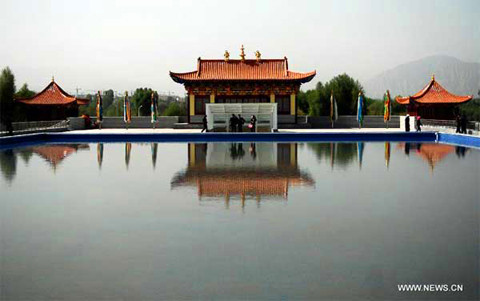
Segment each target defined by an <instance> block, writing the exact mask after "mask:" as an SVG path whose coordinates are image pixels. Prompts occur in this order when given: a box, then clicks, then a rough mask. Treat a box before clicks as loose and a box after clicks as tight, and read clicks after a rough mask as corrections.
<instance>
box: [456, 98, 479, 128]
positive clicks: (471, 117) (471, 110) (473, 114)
mask: <svg viewBox="0 0 480 301" xmlns="http://www.w3.org/2000/svg"><path fill="white" fill-rule="evenodd" d="M478 92H479V93H480V91H478ZM460 114H465V116H466V117H467V120H468V121H480V98H477V99H472V100H470V101H469V102H467V103H465V104H462V105H460Z"/></svg>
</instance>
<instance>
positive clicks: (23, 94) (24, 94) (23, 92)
mask: <svg viewBox="0 0 480 301" xmlns="http://www.w3.org/2000/svg"><path fill="white" fill-rule="evenodd" d="M35 94H36V93H35V91H32V90H30V89H28V85H27V83H24V84H23V86H22V87H21V88H20V90H18V91H17V93H15V98H30V97H33V96H35Z"/></svg>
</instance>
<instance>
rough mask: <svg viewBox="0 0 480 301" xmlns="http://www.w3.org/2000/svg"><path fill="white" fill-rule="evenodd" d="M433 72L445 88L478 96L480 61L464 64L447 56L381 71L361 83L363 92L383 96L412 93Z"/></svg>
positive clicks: (424, 59)
mask: <svg viewBox="0 0 480 301" xmlns="http://www.w3.org/2000/svg"><path fill="white" fill-rule="evenodd" d="M432 74H435V79H436V80H437V81H438V82H439V83H440V84H441V85H442V86H443V87H444V88H445V89H447V90H448V91H450V92H452V93H455V94H461V95H472V94H473V95H474V97H478V94H477V93H478V90H479V89H480V63H467V62H463V61H461V60H459V59H456V58H454V57H450V56H430V57H426V58H423V59H421V60H418V61H413V62H409V63H406V64H403V65H399V66H397V67H395V68H393V69H390V70H387V71H384V72H382V73H380V74H379V75H377V76H375V77H374V78H372V79H370V80H368V81H366V82H365V83H364V88H365V91H366V95H367V96H369V97H373V98H382V97H383V93H385V91H386V90H387V89H388V90H390V95H392V96H396V95H402V96H408V95H413V94H415V93H417V92H418V91H420V90H421V89H422V88H423V87H425V86H426V85H427V84H428V82H429V80H430V78H431V77H432Z"/></svg>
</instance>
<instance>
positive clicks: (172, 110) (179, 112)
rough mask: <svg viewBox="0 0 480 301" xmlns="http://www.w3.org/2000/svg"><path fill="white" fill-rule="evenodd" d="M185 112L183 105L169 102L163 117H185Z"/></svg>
mask: <svg viewBox="0 0 480 301" xmlns="http://www.w3.org/2000/svg"><path fill="white" fill-rule="evenodd" d="M185 115H187V110H186V108H185V106H184V105H180V104H179V103H178V102H171V103H170V104H169V105H168V107H167V108H166V109H165V112H164V116H185Z"/></svg>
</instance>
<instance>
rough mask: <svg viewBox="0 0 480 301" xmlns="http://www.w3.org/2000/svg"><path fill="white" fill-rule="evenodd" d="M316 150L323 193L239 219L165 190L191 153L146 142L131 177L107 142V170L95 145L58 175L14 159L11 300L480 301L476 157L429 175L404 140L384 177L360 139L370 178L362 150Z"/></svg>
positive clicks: (4, 275) (1, 273)
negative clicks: (335, 159) (440, 290)
mask: <svg viewBox="0 0 480 301" xmlns="http://www.w3.org/2000/svg"><path fill="white" fill-rule="evenodd" d="M314 149H315V147H312V146H311V145H310V144H306V143H303V144H299V145H298V166H299V168H301V169H302V170H305V171H306V172H308V173H309V174H310V175H311V176H312V178H313V180H314V181H315V186H314V187H306V188H303V187H300V188H298V189H295V190H292V191H291V192H290V194H289V197H288V199H289V200H288V202H263V203H262V205H261V206H260V207H258V206H257V205H256V204H255V203H253V202H254V201H251V202H248V201H247V203H246V204H245V208H244V210H242V209H241V207H240V204H239V203H232V204H231V206H230V209H229V210H225V209H224V206H222V205H221V204H220V205H218V204H216V203H215V202H213V203H207V204H205V203H202V202H199V201H198V199H197V197H196V191H195V189H179V190H171V189H170V181H171V179H172V177H173V176H174V175H175V174H176V173H177V172H178V171H179V170H183V169H185V167H186V166H187V160H188V148H187V145H186V144H181V143H179V144H158V149H157V152H158V158H157V162H156V168H155V169H153V168H152V147H151V145H150V144H136V143H132V146H131V154H130V162H129V167H128V169H127V168H126V166H125V144H117V143H115V144H104V151H103V152H104V153H103V159H102V168H101V169H99V168H98V161H97V146H96V145H95V144H90V148H89V149H88V150H87V149H85V150H82V151H78V152H76V153H73V154H71V155H69V156H67V157H66V158H65V159H64V160H63V161H62V163H61V164H59V165H58V166H57V168H56V170H55V172H53V170H52V169H51V167H50V164H49V163H48V162H47V161H45V160H44V159H42V158H41V157H40V156H38V155H35V154H33V155H32V156H30V157H29V158H28V159H23V157H21V156H20V155H18V156H16V157H15V158H16V167H15V170H16V172H15V176H14V177H13V179H12V180H11V181H7V180H6V179H5V177H3V176H2V177H0V191H1V195H2V196H1V201H0V221H1V227H0V237H1V240H0V252H1V254H2V256H1V261H0V265H1V266H0V279H2V294H3V295H2V297H5V298H6V299H7V300H8V299H28V298H30V297H31V296H35V297H36V298H38V299H52V298H56V299H61V298H63V299H65V298H67V299H69V298H72V299H73V298H78V299H80V298H81V299H106V298H114V299H121V298H123V299H156V298H158V299H185V298H203V299H212V298H215V297H217V298H221V296H230V297H231V298H232V299H240V298H243V299H244V298H251V299H267V298H270V299H281V298H290V299H295V298H305V299H319V298H326V299H331V298H332V296H333V297H338V298H345V299H361V298H367V297H371V296H374V297H377V298H379V299H391V298H413V299H421V298H423V297H424V295H414V294H411V295H409V296H407V297H405V296H404V295H402V294H400V293H398V292H397V291H396V284H399V283H420V284H429V283H459V284H464V287H465V291H466V293H465V294H459V295H455V298H456V299H466V297H468V296H470V299H478V291H475V295H473V296H472V294H473V293H472V290H473V288H476V287H478V283H477V279H478V278H479V275H478V271H479V258H478V254H479V249H478V246H479V241H478V239H479V237H480V235H479V222H478V219H479V203H478V200H479V199H480V197H479V191H478V187H477V186H478V182H479V178H478V177H479V174H480V173H479V165H478V162H480V158H479V157H480V152H479V151H478V150H475V149H470V150H468V151H467V152H466V153H465V156H464V157H460V158H459V156H458V155H457V154H456V153H455V152H453V153H450V154H448V155H447V156H445V157H444V158H443V159H442V160H441V161H440V162H438V163H437V164H436V166H435V169H434V172H433V173H432V171H431V168H430V166H429V164H428V163H427V162H426V161H425V160H424V159H423V158H422V157H421V156H418V155H416V153H415V148H412V150H411V151H410V155H409V156H406V155H405V152H404V150H403V149H401V148H400V149H398V148H397V144H396V143H392V147H391V156H390V164H389V167H388V168H387V167H386V165H385V144H384V143H383V142H382V143H365V145H364V152H363V158H362V160H363V162H362V168H361V169H360V168H359V165H358V162H357V158H358V156H357V153H356V149H355V148H354V147H351V151H349V152H348V155H347V154H342V156H344V157H349V156H350V157H351V158H352V159H349V160H350V161H351V163H350V164H344V165H339V166H340V168H337V165H335V167H334V168H333V169H332V168H331V166H330V158H329V156H323V155H322V156H320V157H319V156H318V153H317V152H315V151H314ZM338 149H342V148H341V147H339V148H337V152H338ZM346 149H350V147H346ZM13 153H17V154H19V152H17V151H15V152H13ZM2 156H5V154H2ZM24 157H25V158H27V157H28V156H25V155H24ZM2 160H3V159H2ZM350 161H349V162H350ZM2 162H3V163H2V168H4V167H3V166H4V162H5V161H2ZM9 166H11V165H9ZM2 170H4V169H2ZM32 282H34V283H35V285H32ZM67 296H68V297H67ZM429 296H431V297H432V298H433V299H438V298H439V297H441V296H440V295H435V294H433V293H432V294H429ZM437 297H438V298H437Z"/></svg>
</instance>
